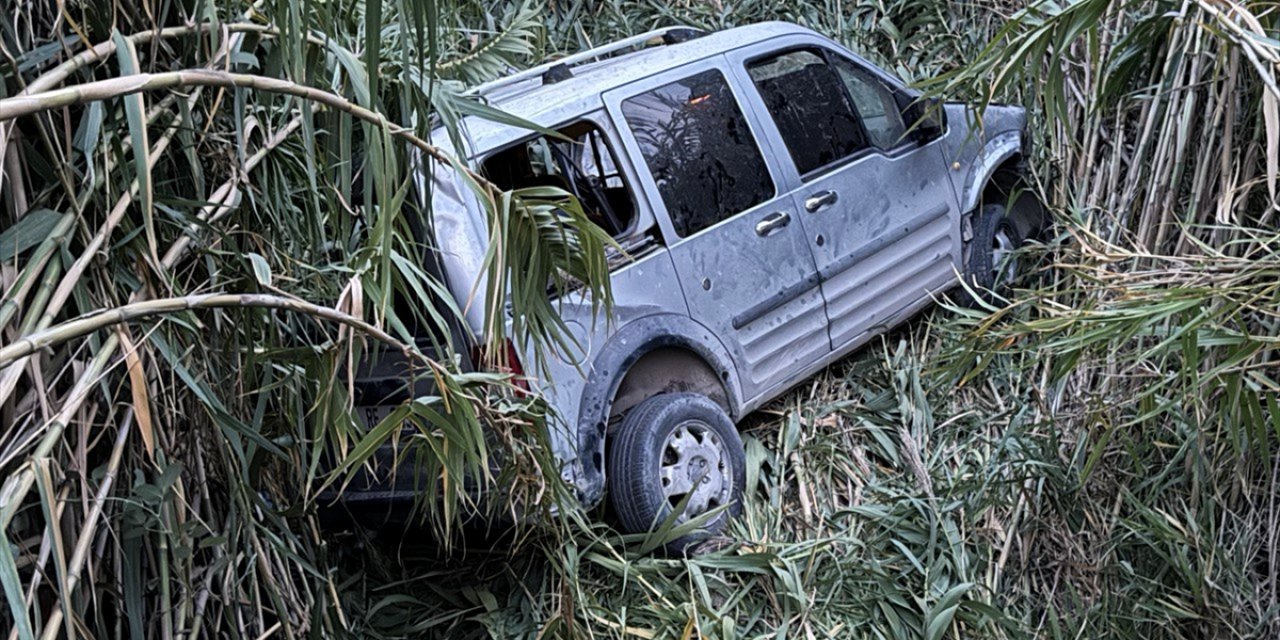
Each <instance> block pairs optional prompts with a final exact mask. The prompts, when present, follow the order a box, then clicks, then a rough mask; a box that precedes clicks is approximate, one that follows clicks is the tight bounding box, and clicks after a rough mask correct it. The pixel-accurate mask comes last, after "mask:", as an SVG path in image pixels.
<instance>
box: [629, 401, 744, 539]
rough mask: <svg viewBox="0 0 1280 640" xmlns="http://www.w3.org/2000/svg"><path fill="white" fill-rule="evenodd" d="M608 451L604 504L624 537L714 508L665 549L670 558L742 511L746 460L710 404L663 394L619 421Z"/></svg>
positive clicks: (739, 440)
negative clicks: (709, 515)
mask: <svg viewBox="0 0 1280 640" xmlns="http://www.w3.org/2000/svg"><path fill="white" fill-rule="evenodd" d="M611 440H612V442H611V444H610V446H609V461H608V466H609V469H608V470H609V477H608V483H609V499H610V502H611V503H612V505H613V510H614V513H615V514H616V515H617V519H618V524H619V525H620V526H621V528H622V529H623V530H624V531H625V532H627V533H644V532H648V531H652V530H653V529H654V528H656V527H658V526H660V525H661V524H662V523H663V522H664V521H665V520H666V519H667V518H668V517H669V516H670V515H671V514H672V513H673V512H674V511H675V509H676V508H677V507H679V506H680V505H681V504H683V505H684V511H683V512H681V513H680V515H678V516H677V517H676V519H675V523H676V524H682V523H684V522H688V521H689V520H690V519H692V518H695V517H697V516H700V515H702V514H704V513H707V512H709V511H712V510H715V509H722V510H721V511H720V512H719V513H717V514H716V515H715V516H714V517H713V518H712V519H711V520H710V521H708V522H707V523H706V524H705V526H703V527H702V528H700V529H698V530H697V531H694V532H692V533H689V534H687V535H684V536H681V537H679V538H677V539H675V540H672V541H671V542H669V543H667V545H666V548H667V550H668V551H670V552H673V553H678V552H680V551H683V550H684V549H686V548H688V547H689V546H690V545H693V544H696V543H698V542H701V541H703V540H706V539H707V538H709V537H711V536H712V535H715V534H716V533H719V532H720V531H722V530H723V529H724V527H725V525H726V524H727V523H728V521H729V519H730V518H732V517H734V516H736V515H738V514H739V513H741V511H742V491H743V486H744V485H745V484H746V454H745V452H744V450H743V446H742V438H741V437H740V436H739V435H738V430H737V428H735V427H734V425H733V421H731V420H730V419H729V416H728V415H726V414H725V412H724V409H722V408H720V406H719V405H717V404H716V403H715V402H712V401H711V399H710V398H707V397H706V396H702V395H699V394H696V393H663V394H659V395H656V396H653V397H652V398H649V399H648V400H645V401H644V402H642V403H640V404H639V405H637V406H636V407H635V408H633V409H632V410H631V411H629V412H628V413H627V415H626V417H625V418H623V421H622V426H621V428H620V429H619V430H618V432H617V434H616V435H615V436H614V437H613V438H612V439H611Z"/></svg>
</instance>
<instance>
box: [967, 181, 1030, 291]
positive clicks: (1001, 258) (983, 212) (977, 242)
mask: <svg viewBox="0 0 1280 640" xmlns="http://www.w3.org/2000/svg"><path fill="white" fill-rule="evenodd" d="M1020 246H1022V235H1021V234H1019V233H1018V227H1017V225H1015V224H1014V223H1013V220H1011V219H1009V216H1008V215H1007V214H1006V212H1005V208H1004V206H1003V205H999V204H988V205H983V207H982V208H981V209H979V210H978V213H977V214H976V215H975V216H974V226H973V238H972V239H971V240H969V246H967V247H965V265H964V267H965V268H964V280H965V284H966V285H968V287H969V288H971V289H973V292H972V293H970V292H969V291H961V293H960V296H959V297H960V300H961V301H962V302H964V303H966V304H967V305H969V306H977V303H978V301H979V300H981V301H984V302H990V301H991V300H992V297H993V292H995V293H999V292H1002V291H1004V290H1006V289H1007V288H1008V286H1009V284H1010V283H1011V282H1013V281H1014V280H1016V279H1017V277H1018V276H1019V275H1020V273H1019V266H1020V265H1019V261H1018V259H1017V256H1016V255H1013V254H1012V252H1013V251H1014V250H1016V249H1017V248H1018V247H1020ZM974 295H976V296H978V299H974Z"/></svg>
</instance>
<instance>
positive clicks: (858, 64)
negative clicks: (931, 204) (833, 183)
mask: <svg viewBox="0 0 1280 640" xmlns="http://www.w3.org/2000/svg"><path fill="white" fill-rule="evenodd" d="M795 51H809V52H811V53H816V54H817V55H818V57H820V58H822V60H823V62H824V63H826V64H827V66H829V67H831V70H832V71H833V72H835V73H836V74H839V73H840V70H839V69H837V68H836V66H835V64H834V62H833V60H832V58H833V56H834V57H835V58H838V59H840V60H842V61H844V62H846V63H848V64H849V65H851V66H853V67H854V68H855V69H858V70H860V71H862V72H864V73H865V74H866V75H868V76H870V77H871V78H873V79H876V80H878V81H879V82H880V84H881V86H883V87H884V88H885V89H887V90H888V91H889V93H890V97H891V98H893V102H894V105H895V106H897V105H901V104H902V99H903V98H905V97H907V93H906V91H904V90H903V88H902V87H901V86H899V85H898V84H897V83H895V82H891V81H889V79H888V78H886V76H885V75H884V74H883V73H881V72H880V71H879V69H876V68H875V67H873V66H871V65H868V64H864V63H863V62H862V61H860V60H858V59H856V58H854V57H852V56H849V55H847V54H845V53H843V52H841V51H839V50H837V49H836V48H834V47H832V46H831V45H830V44H828V43H825V42H815V41H812V40H805V41H801V42H793V43H788V44H785V45H783V46H780V47H778V48H776V49H771V50H769V51H766V52H763V53H760V54H758V55H752V56H750V57H747V58H744V59H743V60H741V62H740V64H741V67H742V72H743V77H745V78H748V79H749V80H748V83H749V84H750V85H751V90H752V91H753V92H754V98H755V106H754V107H753V108H756V109H759V111H760V112H761V116H762V117H763V118H767V119H768V122H769V126H771V127H773V129H774V131H775V132H776V134H777V137H778V139H779V140H780V141H782V143H783V145H784V147H785V145H786V138H785V137H784V136H783V134H782V130H781V129H780V128H779V127H778V123H777V121H776V120H775V119H774V117H773V114H772V113H770V111H769V107H768V106H766V105H765V101H764V96H763V95H762V94H761V93H760V88H759V87H757V86H756V83H755V81H754V80H750V78H751V69H750V67H751V65H753V64H756V63H758V62H760V61H763V60H766V59H769V58H777V57H779V56H783V55H786V54H788V53H792V52H795ZM840 90H841V92H843V93H844V95H845V98H846V99H848V100H849V104H850V106H851V107H852V108H853V112H854V115H855V116H856V117H857V121H858V128H859V129H860V130H861V131H862V136H863V140H865V141H866V142H867V145H866V146H864V147H863V148H861V149H859V150H858V151H856V152H854V153H851V154H849V155H847V156H845V157H843V158H839V159H836V160H832V161H831V162H828V163H827V164H825V165H822V166H820V167H817V168H814V169H811V170H809V171H807V172H805V173H800V168H799V167H798V166H796V161H795V158H793V157H792V156H791V151H790V149H787V148H784V149H783V152H784V153H785V155H786V157H787V161H788V162H790V163H791V168H792V171H794V172H795V174H796V175H797V176H799V178H800V182H801V183H802V184H808V183H810V182H813V181H815V180H819V179H821V178H823V177H826V176H828V175H830V174H832V173H835V172H837V171H839V170H840V169H843V168H845V167H847V166H849V165H851V164H853V163H855V162H857V161H859V160H862V159H863V158H867V157H870V156H872V155H880V156H883V157H886V158H897V157H900V156H902V155H905V154H907V153H909V152H910V151H913V150H915V149H917V148H919V147H920V146H921V144H920V142H919V140H917V139H916V137H915V136H914V135H912V132H911V129H910V128H909V127H907V126H906V124H905V122H904V123H903V129H904V133H905V136H904V137H903V138H902V140H901V141H900V142H899V143H898V144H897V145H894V146H893V147H890V148H888V149H882V148H880V147H878V146H876V145H875V144H872V143H871V140H872V137H871V135H870V134H869V133H868V132H867V125H866V122H865V121H864V119H863V117H862V113H861V112H860V111H859V110H858V103H857V102H856V101H855V100H854V99H853V96H852V95H850V94H849V88H848V87H847V86H845V83H844V82H843V79H842V81H841V83H840ZM899 113H901V107H899Z"/></svg>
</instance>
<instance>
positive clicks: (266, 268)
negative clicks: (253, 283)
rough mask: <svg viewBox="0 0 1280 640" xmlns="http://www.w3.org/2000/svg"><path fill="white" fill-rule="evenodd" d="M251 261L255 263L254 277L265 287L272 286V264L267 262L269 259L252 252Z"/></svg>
mask: <svg viewBox="0 0 1280 640" xmlns="http://www.w3.org/2000/svg"><path fill="white" fill-rule="evenodd" d="M249 263H250V264H252V265H253V277H254V279H255V280H257V281H258V284H260V285H262V286H264V287H269V286H271V265H269V264H267V259H266V258H264V257H262V256H260V255H258V254H256V253H250V254H249Z"/></svg>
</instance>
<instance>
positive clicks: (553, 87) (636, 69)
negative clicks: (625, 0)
mask: <svg viewBox="0 0 1280 640" xmlns="http://www.w3.org/2000/svg"><path fill="white" fill-rule="evenodd" d="M813 33H814V32H813V31H811V30H809V29H806V28H804V27H801V26H799V25H795V24H791V23H787V22H763V23H759V24H753V25H748V26H743V27H737V28H734V29H727V30H725V31H717V32H714V33H709V34H706V35H703V36H700V37H696V38H693V39H690V40H685V41H683V42H678V43H676V44H664V45H660V46H648V47H644V48H642V49H639V50H637V51H633V52H630V53H622V54H621V55H615V56H613V57H609V58H604V59H601V60H598V61H595V62H587V63H584V64H580V65H577V66H574V67H571V69H570V72H571V74H572V75H571V76H570V77H566V78H564V79H562V80H560V81H559V82H550V83H548V82H545V81H544V79H543V77H542V75H541V74H537V75H532V76H530V77H526V78H524V79H517V80H516V81H514V82H512V81H510V79H508V80H502V79H500V80H498V81H495V82H493V83H490V86H494V85H496V86H495V88H494V89H492V90H486V86H484V85H482V86H481V87H479V88H478V89H477V91H476V92H474V93H473V95H478V96H479V97H481V98H482V99H484V100H485V101H486V102H488V103H489V104H490V105H491V106H493V107H496V108H498V109H501V110H502V111H505V112H507V113H510V114H512V115H514V116H517V117H519V118H523V119H525V120H529V121H531V122H533V123H535V124H537V125H539V126H547V127H550V126H555V125H558V124H561V123H563V122H565V121H567V120H570V119H573V118H576V117H578V116H581V115H583V114H586V113H590V112H593V111H597V110H599V109H602V108H603V106H604V102H603V101H602V99H601V94H603V93H605V92H608V91H610V90H612V89H615V88H617V87H621V86H623V85H626V84H629V83H632V82H635V81H636V80H641V79H643V78H646V77H649V76H651V75H654V74H656V73H661V72H663V71H666V70H668V69H674V68H677V67H680V66H682V65H684V64H687V63H690V62H695V61H698V60H703V59H706V58H709V57H712V56H716V55H719V54H722V53H725V52H728V51H732V50H734V49H737V48H739V47H742V46H744V45H748V44H753V43H757V42H761V41H764V40H768V39H771V38H775V37H778V36H783V35H790V34H813ZM655 37H656V36H655ZM607 46H608V45H606V47H607ZM467 129H468V134H469V136H470V138H471V141H472V143H473V144H474V145H475V147H476V148H475V149H472V150H471V151H472V153H476V152H479V151H483V150H488V149H492V148H495V147H496V146H500V145H501V144H502V142H500V141H499V140H503V141H505V139H506V138H508V137H509V136H510V131H511V127H510V125H504V124H500V123H496V122H491V121H487V120H484V119H481V118H475V117H472V118H467ZM503 130H505V131H506V133H505V134H504V133H503Z"/></svg>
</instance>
